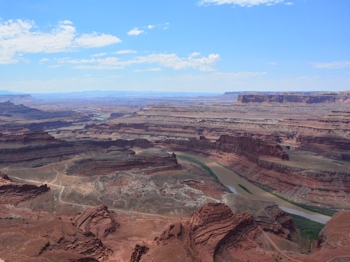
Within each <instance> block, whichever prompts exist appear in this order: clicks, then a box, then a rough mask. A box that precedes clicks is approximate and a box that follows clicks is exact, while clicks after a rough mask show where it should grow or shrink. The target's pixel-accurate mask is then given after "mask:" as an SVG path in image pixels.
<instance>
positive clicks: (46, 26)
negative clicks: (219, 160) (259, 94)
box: [0, 0, 350, 93]
mask: <svg viewBox="0 0 350 262" xmlns="http://www.w3.org/2000/svg"><path fill="white" fill-rule="evenodd" d="M349 11H350V1H348V0H176V1H175V0H174V1H170V0H169V1H159V0H158V1H156V0H147V1H145V0H129V1H121V0H84V1H83V0H75V1H72V0H70V1H66V0H60V1H53V0H51V1H50V0H41V1H35V0H32V1H28V0H11V1H8V0H0V90H11V91H18V92H28V93H36V92H70V91H83V90H132V91H172V92H173V91H181V92H186V91H188V92H215V93H217V92H225V91H316V90H318V91H326V90H329V91H340V90H350V26H349V25H350V15H349Z"/></svg>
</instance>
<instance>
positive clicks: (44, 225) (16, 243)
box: [0, 217, 113, 262]
mask: <svg viewBox="0 0 350 262" xmlns="http://www.w3.org/2000/svg"><path fill="white" fill-rule="evenodd" d="M0 243H1V244H0V246H1V247H2V249H6V251H5V252H1V251H0V253H1V258H2V259H4V260H5V261H34V260H35V261H46V260H50V261H66V262H68V261H100V262H101V261H108V258H109V256H110V255H111V254H112V253H113V251H112V250H111V249H109V248H107V247H106V246H104V244H103V243H102V241H101V240H100V239H99V238H97V237H96V236H94V234H93V233H91V232H82V231H81V230H80V229H78V228H77V227H75V226H74V225H72V223H69V222H66V221H64V220H63V219H61V218H58V217H56V218H53V219H49V220H48V221H46V222H41V223H39V224H38V225H35V226H25V225H23V224H22V225H17V226H15V225H13V226H11V227H8V228H7V229H6V234H0ZM6 243H8V244H6ZM6 245H7V247H6Z"/></svg>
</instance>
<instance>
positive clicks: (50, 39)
mask: <svg viewBox="0 0 350 262" xmlns="http://www.w3.org/2000/svg"><path fill="white" fill-rule="evenodd" d="M119 42H121V40H120V39H119V38H117V37H115V36H113V35H108V34H99V33H96V32H93V33H91V34H82V35H78V34H77V32H76V29H75V27H74V26H73V25H72V22H71V21H68V20H65V21H60V22H58V24H57V25H56V26H55V27H54V28H53V29H52V30H51V31H50V32H42V31H40V30H39V29H38V28H37V27H36V26H35V23H34V21H23V20H15V21H14V20H8V21H6V22H3V23H0V64H10V63H16V62H18V61H19V60H22V58H21V56H23V54H28V53H59V52H67V51H72V50H77V49H79V48H92V47H102V46H107V45H111V44H116V43H119Z"/></svg>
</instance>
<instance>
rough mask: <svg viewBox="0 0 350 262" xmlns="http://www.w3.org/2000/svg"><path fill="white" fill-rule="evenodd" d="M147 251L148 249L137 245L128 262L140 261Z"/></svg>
mask: <svg viewBox="0 0 350 262" xmlns="http://www.w3.org/2000/svg"><path fill="white" fill-rule="evenodd" d="M148 250H149V247H147V246H144V245H143V246H142V245H138V244H137V245H136V246H135V248H134V250H133V251H132V254H131V259H130V262H139V261H140V260H141V257H142V256H143V255H145V254H146V253H147V251H148Z"/></svg>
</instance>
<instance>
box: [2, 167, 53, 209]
mask: <svg viewBox="0 0 350 262" xmlns="http://www.w3.org/2000/svg"><path fill="white" fill-rule="evenodd" d="M49 190H50V188H49V187H48V186H47V185H46V184H45V185H41V186H34V185H27V184H19V183H15V182H13V181H12V180H11V179H10V178H9V177H8V176H7V175H6V174H3V173H0V204H12V205H17V204H19V203H20V202H23V201H28V200H30V199H33V198H36V197H37V196H39V195H42V194H44V193H46V192H48V191H49Z"/></svg>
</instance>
